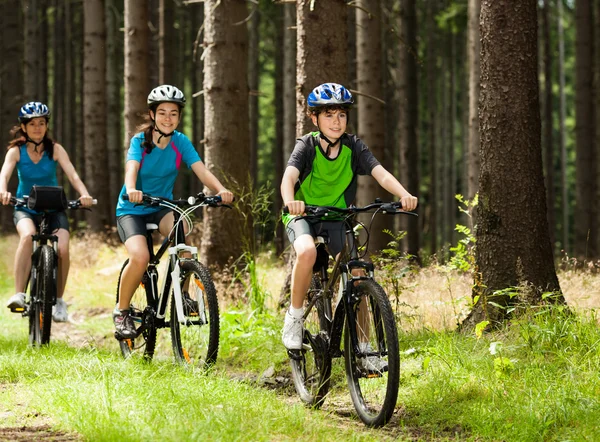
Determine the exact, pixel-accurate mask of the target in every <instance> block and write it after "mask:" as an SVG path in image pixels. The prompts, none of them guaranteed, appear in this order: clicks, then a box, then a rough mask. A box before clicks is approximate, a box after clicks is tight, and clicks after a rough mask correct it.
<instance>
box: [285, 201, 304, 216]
mask: <svg viewBox="0 0 600 442" xmlns="http://www.w3.org/2000/svg"><path fill="white" fill-rule="evenodd" d="M285 205H286V207H287V208H288V212H289V214H290V215H304V209H305V205H304V201H288V202H287V203H285Z"/></svg>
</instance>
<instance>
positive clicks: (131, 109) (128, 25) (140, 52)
mask: <svg viewBox="0 0 600 442" xmlns="http://www.w3.org/2000/svg"><path fill="white" fill-rule="evenodd" d="M148 36H149V33H148V6H147V4H146V2H137V1H127V2H125V49H124V50H125V74H124V76H125V90H126V91H127V93H126V94H125V110H124V113H125V140H124V142H123V146H124V150H125V152H127V149H129V141H130V140H131V137H132V136H133V135H135V130H136V129H135V128H136V127H137V126H138V125H139V124H140V123H141V122H142V121H143V117H144V115H146V114H147V113H148V107H147V104H146V98H147V97H148V94H149V93H150V87H149V85H148V71H149V67H150V66H149V64H148V50H149V45H148V43H149V42H148Z"/></svg>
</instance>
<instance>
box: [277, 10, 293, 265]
mask: <svg viewBox="0 0 600 442" xmlns="http://www.w3.org/2000/svg"><path fill="white" fill-rule="evenodd" d="M284 14H285V10H284V9H283V8H282V7H278V8H277V9H276V11H275V146H274V149H273V152H274V155H273V156H274V159H275V178H274V183H273V185H274V187H275V188H277V186H278V185H279V183H281V179H282V178H283V170H284V167H285V164H284V161H287V158H285V159H284V156H283V143H284V141H283V140H284V124H285V116H284V110H283V109H284V101H285V98H284V97H285V96H286V95H289V96H290V97H292V99H293V94H292V93H291V92H290V91H291V90H293V89H290V91H286V92H287V93H285V92H284V91H285V89H284V81H283V75H284V69H285V66H284V57H285V55H284V53H283V48H284V35H285V33H286V30H285V27H284V26H285V24H284ZM273 198H274V204H273V212H274V213H275V238H274V241H273V242H274V244H275V251H276V253H277V256H280V255H281V254H282V253H283V248H284V246H285V242H284V235H285V232H284V231H283V223H282V222H281V219H280V218H279V214H280V213H281V206H282V205H283V204H282V201H281V196H280V195H279V192H277V191H275V192H274V195H273Z"/></svg>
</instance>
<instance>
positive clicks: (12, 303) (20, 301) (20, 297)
mask: <svg viewBox="0 0 600 442" xmlns="http://www.w3.org/2000/svg"><path fill="white" fill-rule="evenodd" d="M6 306H7V307H8V308H9V309H11V310H16V309H24V308H25V293H23V292H19V293H15V294H14V295H12V296H11V297H10V299H9V300H8V302H7V303H6Z"/></svg>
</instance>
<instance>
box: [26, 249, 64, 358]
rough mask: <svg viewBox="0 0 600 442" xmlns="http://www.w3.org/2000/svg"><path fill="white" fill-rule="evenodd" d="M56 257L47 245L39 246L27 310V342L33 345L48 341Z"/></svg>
mask: <svg viewBox="0 0 600 442" xmlns="http://www.w3.org/2000/svg"><path fill="white" fill-rule="evenodd" d="M55 262H56V259H55V256H54V250H53V249H52V247H50V246H48V245H43V246H41V247H40V251H39V255H38V259H37V262H36V263H35V264H34V265H35V266H36V277H35V279H36V281H35V284H32V290H31V294H32V296H31V303H30V311H29V342H30V343H31V344H32V345H34V346H38V347H39V346H41V345H46V344H48V343H49V342H50V333H51V330H52V305H53V304H54V302H55V299H56V271H57V269H56V263H55Z"/></svg>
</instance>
